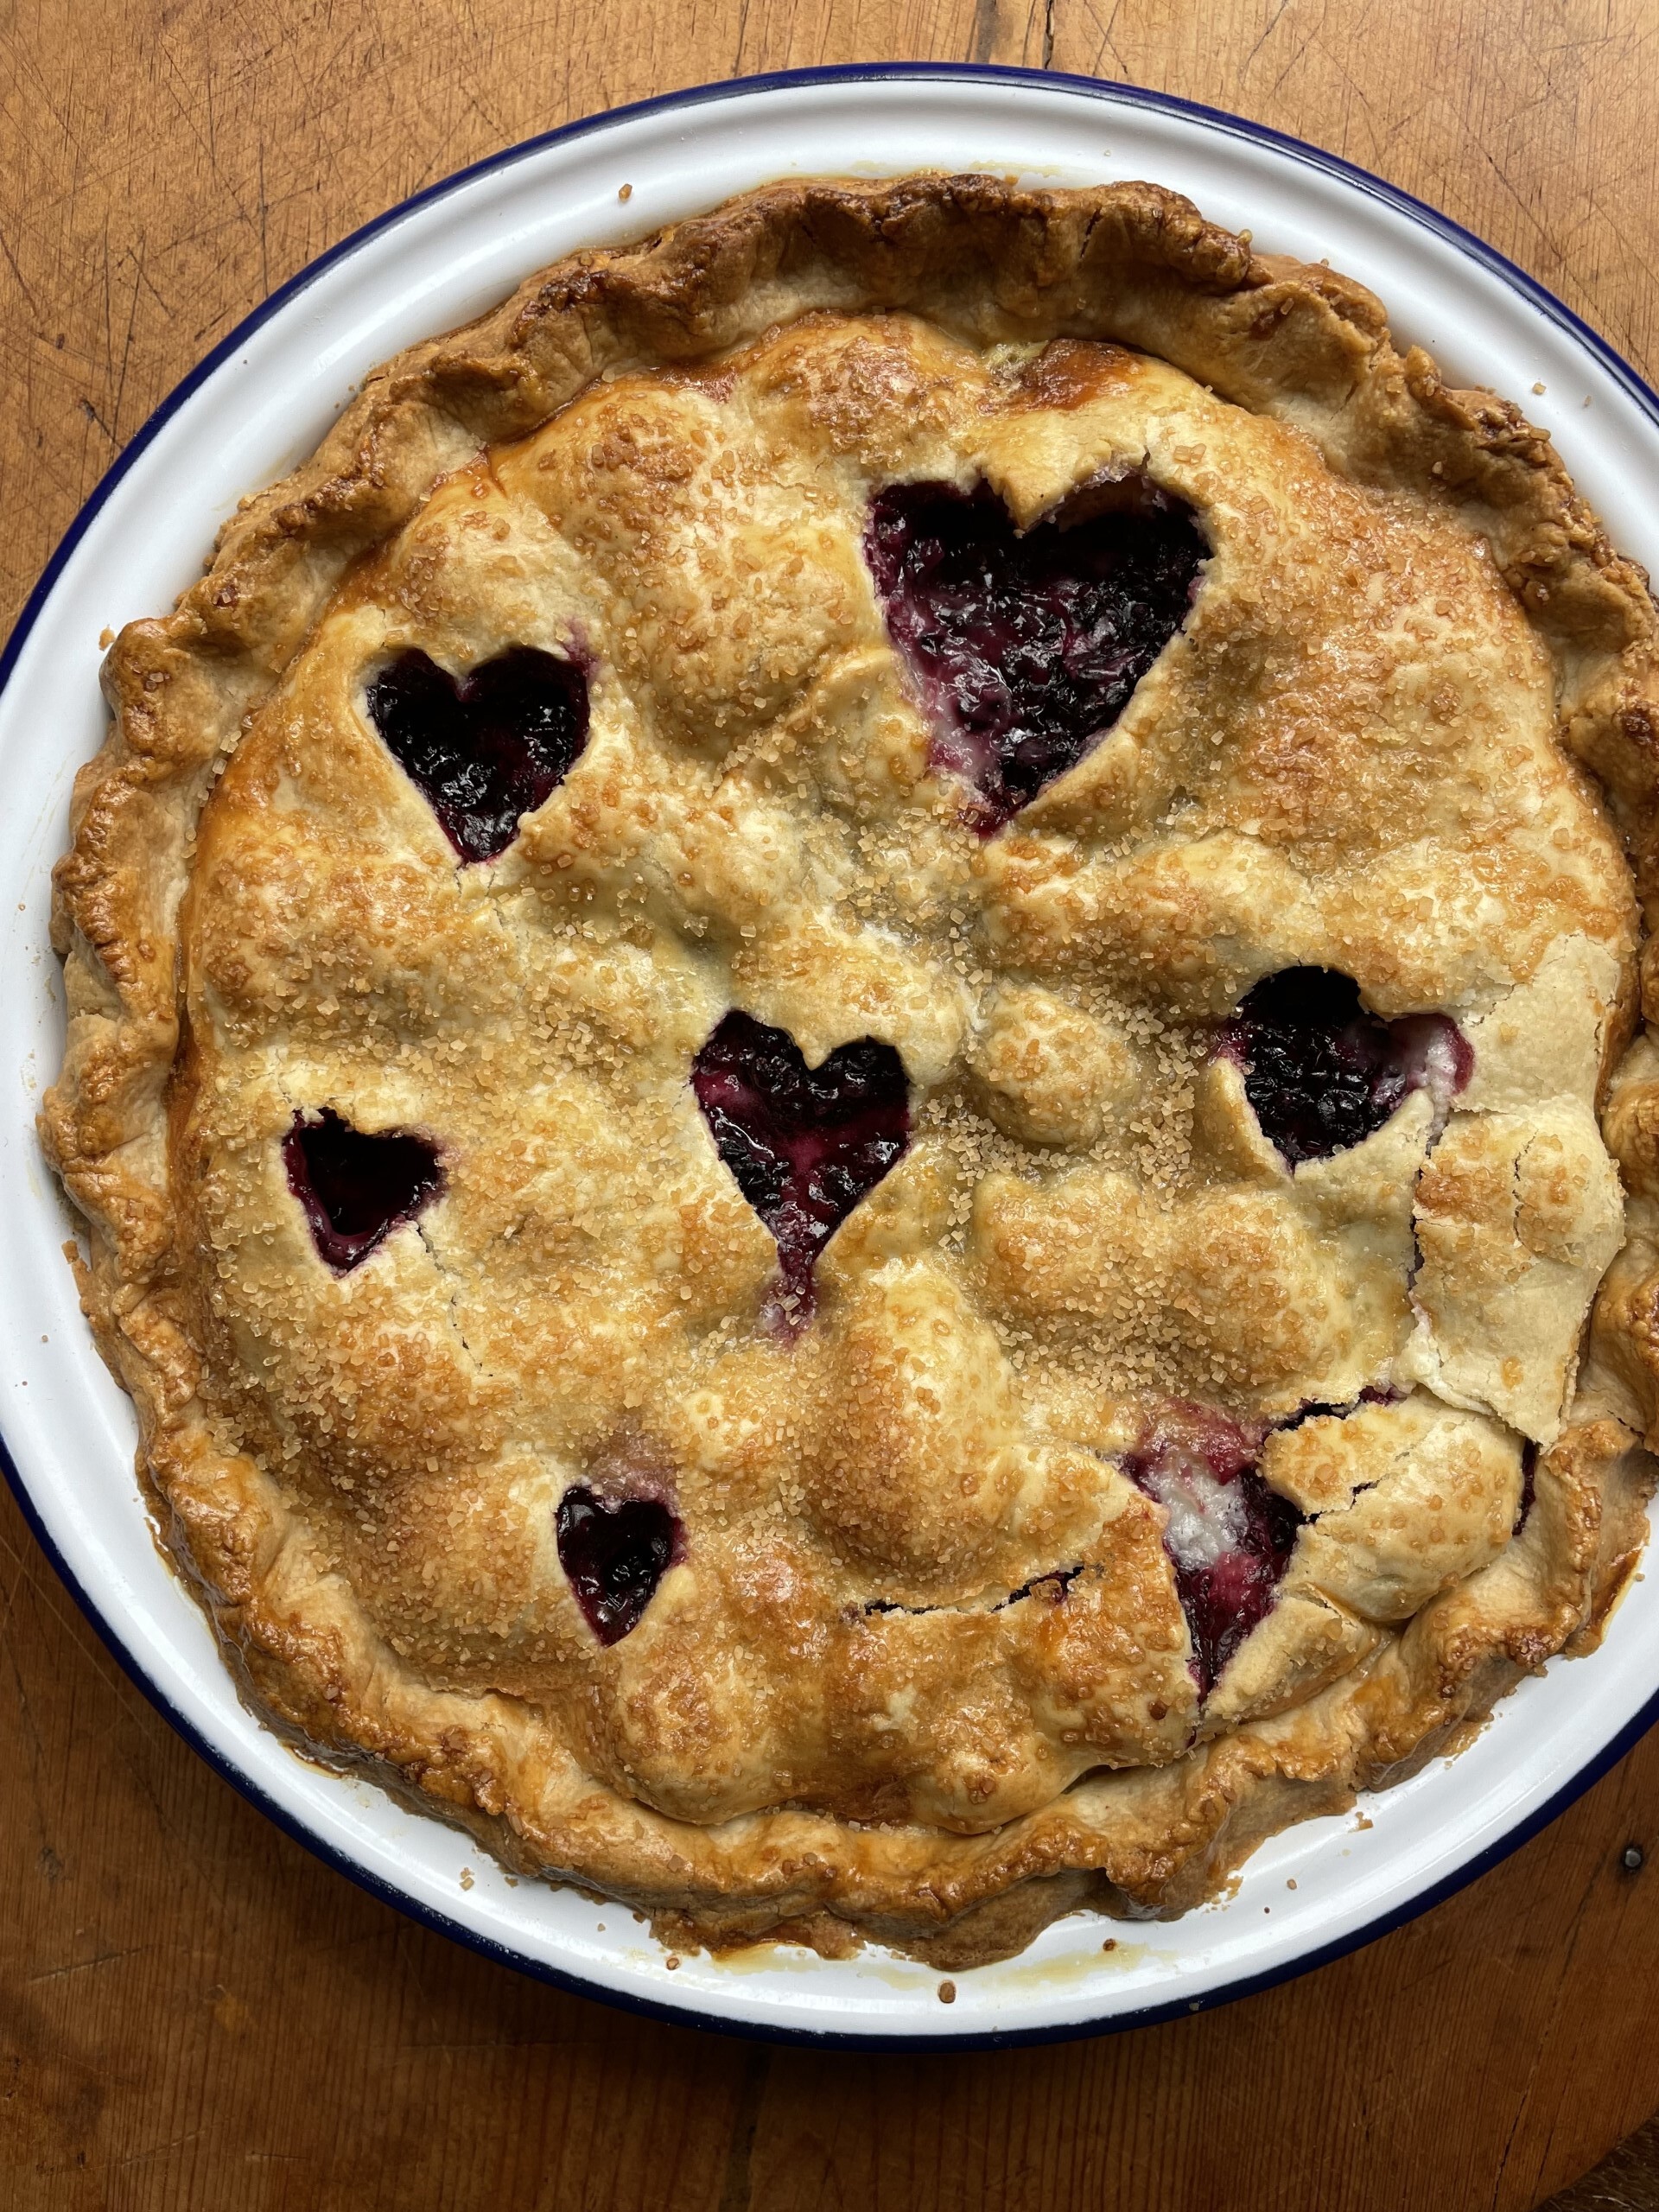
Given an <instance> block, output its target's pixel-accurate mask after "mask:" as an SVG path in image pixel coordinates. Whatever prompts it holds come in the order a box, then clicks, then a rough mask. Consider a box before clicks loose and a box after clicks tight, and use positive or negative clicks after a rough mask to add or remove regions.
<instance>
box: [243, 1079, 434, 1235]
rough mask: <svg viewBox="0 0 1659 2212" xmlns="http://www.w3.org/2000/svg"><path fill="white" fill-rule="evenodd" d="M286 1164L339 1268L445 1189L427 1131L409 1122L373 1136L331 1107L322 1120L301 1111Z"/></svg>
mask: <svg viewBox="0 0 1659 2212" xmlns="http://www.w3.org/2000/svg"><path fill="white" fill-rule="evenodd" d="M283 1166H284V1168H285V1169H286V1170H287V1172H288V1187H289V1190H290V1191H292V1192H293V1193H294V1195H295V1197H296V1198H297V1199H298V1200H299V1202H300V1204H301V1205H302V1206H303V1207H304V1209H305V1217H306V1220H307V1221H308V1223H309V1224H310V1227H311V1236H312V1239H313V1241H314V1242H315V1245H316V1248H317V1250H318V1252H319V1253H320V1254H321V1256H322V1258H323V1259H324V1260H326V1261H327V1263H328V1265H329V1266H330V1267H331V1268H333V1269H334V1273H335V1274H337V1275H344V1274H350V1273H351V1271H352V1269H353V1268H355V1267H359V1266H360V1265H361V1264H362V1262H364V1261H365V1260H366V1259H367V1258H368V1256H369V1255H370V1253H371V1252H372V1251H373V1249H374V1248H375V1246H376V1245H377V1244H378V1243H381V1242H382V1241H383V1240H384V1239H385V1237H387V1236H391V1232H392V1230H394V1229H396V1228H397V1226H398V1225H399V1224H401V1223H403V1222H405V1221H413V1219H414V1218H415V1217H416V1214H417V1213H419V1212H420V1211H421V1209H422V1208H423V1206H425V1205H429V1204H430V1203H431V1201H432V1200H433V1199H434V1198H436V1197H437V1196H438V1195H439V1193H440V1192H442V1189H443V1170H442V1168H441V1167H440V1166H439V1165H438V1154H437V1147H435V1145H432V1144H430V1143H429V1142H428V1141H427V1140H426V1138H424V1137H417V1136H413V1135H410V1133H409V1132H408V1131H407V1130H404V1129H387V1130H384V1131H382V1132H381V1133H380V1134H378V1135H369V1134H367V1133H366V1132H365V1131H364V1130H362V1129H354V1128H353V1127H352V1125H351V1123H350V1122H345V1121H342V1120H341V1119H340V1116H339V1115H338V1114H336V1113H335V1112H334V1109H333V1108H332V1107H327V1106H325V1107H324V1109H323V1110H322V1112H321V1114H320V1115H319V1116H317V1117H316V1119H315V1121H308V1120H307V1119H306V1117H305V1116H304V1115H303V1114H296V1116H294V1120H293V1123H292V1126H291V1127H290V1128H289V1132H288V1135H286V1136H285V1137H284V1138H283Z"/></svg>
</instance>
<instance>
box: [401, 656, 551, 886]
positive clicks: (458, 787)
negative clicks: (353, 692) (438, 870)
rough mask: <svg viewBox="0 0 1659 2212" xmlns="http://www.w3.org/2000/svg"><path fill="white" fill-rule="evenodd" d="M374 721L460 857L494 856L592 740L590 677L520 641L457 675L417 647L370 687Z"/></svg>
mask: <svg viewBox="0 0 1659 2212" xmlns="http://www.w3.org/2000/svg"><path fill="white" fill-rule="evenodd" d="M368 708H369V718H370V720H371V721H372V722H373V724H374V726H375V728H376V729H378V731H379V733H380V735H381V737H382V739H383V740H384V741H385V746H386V748H387V750H388V751H389V752H390V753H391V756H392V758H393V759H394V760H396V761H397V765H398V766H399V767H401V768H402V769H403V771H404V774H405V775H407V776H408V778H409V779H410V782H411V783H412V784H414V785H416V789H417V790H418V791H420V793H421V796H422V797H423V798H424V799H425V801H426V803H427V804H428V805H429V807H430V808H431V810H432V811H433V813H434V814H435V815H436V816H437V817H438V821H439V823H441V825H442V829H443V834H444V836H446V837H448V840H449V842H450V843H451V844H452V845H453V846H454V849H455V850H456V851H457V852H458V853H459V854H460V855H461V859H462V860H463V861H493V859H494V858H495V857H496V855H497V854H498V853H504V852H505V850H506V849H507V847H508V846H509V845H510V844H511V843H512V841H513V839H514V838H515V837H516V836H518V823H519V818H520V817H521V816H523V815H526V814H533V813H534V812H535V810H536V809H537V807H538V806H540V805H541V804H543V801H544V800H545V799H546V798H547V796H548V794H549V792H550V791H552V790H553V789H554V787H555V786H556V785H558V784H561V783H563V781H564V779H565V778H566V776H568V775H569V772H570V770H571V768H572V766H574V765H575V761H576V760H577V759H578V757H579V756H580V754H581V752H582V747H583V746H584V745H586V743H587V742H588V678H587V677H586V676H585V675H584V674H583V672H582V670H581V669H580V668H579V667H578V666H577V665H576V664H575V662H574V661H569V660H560V659H559V658H557V657H556V655H555V654H553V653H544V652H542V651H541V650H540V649H539V648H538V647H537V646H535V645H514V646H513V647H512V649H511V651H509V652H505V653H501V654H499V655H498V656H497V658H495V659H494V660H486V661H483V662H481V663H480V664H479V666H478V667H476V668H475V669H474V670H472V671H470V673H469V674H467V675H466V676H463V677H460V678H456V677H453V676H451V675H450V674H449V672H448V670H447V669H442V668H440V667H439V666H438V664H437V663H436V662H435V660H433V659H432V658H430V657H429V655H428V654H426V653H423V652H420V651H419V649H418V648H417V647H414V646H411V647H410V650H409V651H408V652H401V653H399V654H398V655H397V658H396V659H395V660H391V661H388V662H387V663H386V664H385V667H384V668H382V669H380V670H379V671H378V673H377V674H376V675H375V676H374V677H372V680H371V682H370V683H369V685H368Z"/></svg>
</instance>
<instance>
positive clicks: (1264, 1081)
mask: <svg viewBox="0 0 1659 2212" xmlns="http://www.w3.org/2000/svg"><path fill="white" fill-rule="evenodd" d="M1216 1049H1217V1052H1219V1053H1221V1054H1222V1055H1223V1056H1224V1057H1225V1058H1229V1059H1231V1060H1233V1061H1234V1062H1235V1063H1236V1065H1238V1066H1239V1067H1240V1068H1241V1069H1242V1070H1243V1076H1244V1095H1245V1096H1246V1097H1247V1098H1248V1099H1249V1102H1250V1105H1251V1107H1252V1109H1254V1111H1255V1118H1256V1120H1257V1122H1259V1123H1260V1124H1261V1128H1262V1135H1263V1136H1265V1137H1266V1138H1267V1140H1268V1142H1269V1143H1270V1144H1271V1145H1273V1146H1274V1147H1276V1149H1277V1150H1278V1151H1279V1153H1280V1154H1281V1155H1282V1156H1283V1158H1284V1159H1285V1160H1287V1162H1288V1163H1289V1165H1290V1166H1293V1167H1294V1166H1298V1165H1299V1164H1300V1162H1301V1161H1302V1160H1326V1159H1329V1157H1330V1156H1331V1154H1332V1153H1336V1152H1346V1151H1347V1150H1348V1149H1349V1147H1351V1146H1352V1145H1357V1144H1359V1143H1361V1142H1363V1140H1364V1139H1365V1138H1366V1137H1369V1136H1372V1135H1375V1134H1376V1131H1377V1130H1378V1129H1380V1128H1382V1127H1383V1123H1384V1122H1386V1121H1387V1120H1388V1119H1389V1116H1390V1115H1391V1114H1393V1113H1394V1112H1395V1109H1396V1108H1397V1107H1398V1106H1399V1105H1400V1103H1401V1102H1402V1100H1403V1099H1404V1098H1405V1097H1406V1096H1408V1093H1410V1092H1411V1091H1414V1090H1427V1092H1428V1093H1429V1095H1430V1096H1431V1097H1432V1098H1433V1102H1434V1106H1435V1110H1436V1113H1437V1114H1438V1115H1440V1116H1442V1117H1443V1116H1445V1115H1446V1113H1448V1112H1449V1111H1450V1109H1451V1105H1452V1100H1453V1098H1455V1097H1456V1096H1457V1095H1458V1093H1459V1091H1460V1090H1462V1089H1463V1088H1464V1086H1465V1084H1466V1083H1467V1082H1468V1080H1469V1077H1470V1076H1471V1073H1472V1072H1473V1071H1474V1064H1475V1056H1474V1053H1473V1052H1472V1051H1471V1049H1470V1046H1469V1042H1468V1039H1466V1038H1465V1036H1464V1033H1463V1032H1462V1031H1461V1030H1460V1029H1459V1027H1458V1025H1457V1023H1456V1022H1455V1021H1453V1020H1451V1019H1450V1017H1449V1016H1447V1015H1446V1014H1407V1015H1405V1016H1404V1017H1403V1018H1402V1020H1398V1021H1381V1020H1378V1019H1377V1017H1376V1014H1370V1013H1368V1012H1367V1011H1366V1009H1365V1008H1364V1007H1363V1006H1361V1004H1360V1002H1359V985H1358V984H1357V982H1354V980H1353V978H1352V977H1351V976H1343V975H1339V974H1338V973H1337V971H1336V970H1335V969H1330V968H1286V969H1282V970H1281V972H1280V973H1279V974H1278V975H1276V976H1267V977H1266V978H1264V980H1263V981H1262V982H1259V983H1258V984H1256V986H1255V988H1254V989H1253V990H1251V991H1250V992H1249V993H1248V994H1247V995H1245V997H1244V998H1243V1000H1242V1001H1240V1003H1239V1007H1238V1011H1237V1013H1236V1014H1234V1015H1232V1016H1231V1018H1230V1020H1227V1021H1226V1022H1224V1024H1223V1026H1222V1030H1221V1035H1220V1037H1219V1039H1218V1040H1217V1047H1216Z"/></svg>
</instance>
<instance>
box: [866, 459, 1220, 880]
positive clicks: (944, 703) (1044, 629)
mask: <svg viewBox="0 0 1659 2212" xmlns="http://www.w3.org/2000/svg"><path fill="white" fill-rule="evenodd" d="M1108 500H1109V501H1110V502H1111V505H1110V507H1109V511H1108V512H1099V511H1098V509H1099V506H1100V505H1101V503H1102V502H1103V501H1108ZM1091 510H1092V511H1091ZM1066 515H1069V516H1071V517H1073V518H1075V519H1071V521H1070V524H1069V526H1068V524H1067V521H1066V519H1065V516H1066ZM1209 550H1210V549H1209V546H1208V545H1207V544H1206V543H1205V540H1204V538H1203V537H1202V536H1201V534H1200V532H1199V531H1198V524H1197V520H1196V518H1194V516H1193V513H1192V509H1191V508H1190V507H1188V506H1187V505H1185V504H1184V502H1182V501H1181V500H1179V499H1173V498H1172V497H1171V496H1170V495H1169V494H1168V493H1164V492H1160V491H1159V490H1158V489H1157V487H1156V486H1154V485H1153V484H1152V483H1151V482H1150V481H1149V480H1147V478H1146V477H1145V476H1144V475H1141V474H1140V473H1139V472H1136V473H1135V474H1133V475H1131V476H1129V477H1127V478H1124V479H1122V480H1120V481H1117V482H1113V483H1102V484H1100V485H1097V486H1090V487H1086V488H1085V490H1084V492H1082V493H1078V494H1077V495H1075V496H1074V498H1073V499H1071V501H1069V502H1068V503H1067V506H1066V510H1065V515H1063V516H1061V517H1058V518H1051V519H1049V520H1047V521H1044V522H1039V523H1038V524H1035V525H1034V527H1033V528H1032V529H1030V530H1028V531H1024V532H1023V533H1022V532H1020V531H1017V530H1016V529H1015V528H1014V519H1013V517H1012V516H1011V515H1010V514H1009V513H1008V511H1007V508H1006V507H1005V506H1004V505H1003V504H1002V502H1001V499H998V497H997V496H996V494H995V493H994V492H993V491H991V490H990V489H989V488H988V486H982V487H981V488H980V490H979V491H977V492H976V493H972V494H971V495H970V494H965V493H961V492H958V491H957V490H955V489H954V488H953V487H952V486H950V485H948V484H892V485H889V486H887V489H886V490H885V491H883V492H880V493H877V494H876V496H875V498H874V499H873V500H872V501H871V503H870V510H869V518H868V523H867V524H866V525H865V531H864V556H865V559H866V561H867V562H868V564H869V569H870V574H871V575H872V576H873V578H874V582H875V588H876V591H877V594H878V595H879V596H880V601H881V605H882V611H883V613H885V615H886V617H887V632H888V635H889V636H890V637H891V638H892V639H893V645H894V646H895V647H896V648H897V650H898V652H899V654H900V656H901V657H902V658H903V659H904V661H905V663H906V666H907V667H908V669H909V671H910V672H911V675H912V678H913V680H914V682H915V683H916V687H917V689H918V691H919V693H920V695H921V698H922V702H923V705H924V707H925V709H926V711H927V714H928V716H929V719H930V721H931V724H932V731H933V737H932V744H931V748H930V758H931V763H932V765H933V766H934V767H935V768H937V769H944V770H949V771H951V772H954V773H956V774H957V775H959V776H962V777H963V778H965V779H967V781H968V782H969V783H970V784H971V785H973V786H974V788H975V791H976V793H977V795H978V796H977V801H976V806H975V809H974V820H975V823H976V827H977V828H978V829H980V830H981V832H982V834H984V835H987V836H988V835H989V834H990V832H991V831H992V830H994V829H1000V828H1001V825H1002V824H1003V823H1005V822H1007V820H1009V818H1010V817H1012V816H1014V815H1015V814H1017V813H1018V812H1019V811H1020V808H1021V807H1022V806H1027V805H1029V804H1030V803H1031V801H1032V800H1033V798H1036V796H1037V794H1038V792H1039V791H1041V790H1042V788H1043V786H1044V785H1046V784H1049V783H1052V781H1053V780H1054V779H1055V777H1056V776H1060V775H1064V774H1065V771H1066V770H1067V769H1068V768H1071V767H1074V766H1076V765H1077V762H1078V761H1079V760H1081V759H1082V758H1083V756H1084V753H1086V752H1087V751H1088V750H1089V748H1090V746H1091V745H1092V744H1093V743H1094V741H1095V740H1096V738H1098V737H1099V736H1101V735H1102V734H1103V733H1104V732H1105V731H1106V730H1108V729H1109V728H1110V727H1111V725H1112V724H1113V723H1114V722H1115V721H1116V720H1117V718H1118V716H1119V715H1121V714H1122V711H1123V709H1124V708H1125V707H1126V706H1127V705H1128V701H1129V695H1130V693H1131V692H1132V691H1133V690H1135V685H1136V684H1137V683H1139V682H1140V681H1141V677H1143V676H1144V675H1145V674H1146V672H1147V670H1148V669H1149V668H1150V667H1151V666H1152V664H1153V663H1154V660H1156V659H1157V658H1158V656H1159V654H1160V652H1162V651H1163V649H1164V647H1165V645H1167V644H1168V642H1169V640H1170V639H1171V638H1172V637H1173V635H1174V633H1175V632H1176V631H1177V630H1179V628H1180V626H1181V624H1182V623H1183V622H1184V621H1185V619H1186V613H1187V609H1188V608H1189V607H1190V606H1191V605H1192V595H1193V593H1194V591H1195V590H1196V588H1197V586H1198V567H1199V563H1201V562H1202V561H1203V560H1204V559H1205V556H1206V555H1207V554H1208V552H1209Z"/></svg>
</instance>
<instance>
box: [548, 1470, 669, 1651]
mask: <svg viewBox="0 0 1659 2212" xmlns="http://www.w3.org/2000/svg"><path fill="white" fill-rule="evenodd" d="M554 1527H555V1529H556V1534H557V1537H558V1545H559V1564H560V1566H561V1567H563V1569H564V1572H565V1575H566V1577H567V1579H568V1580H569V1584H570V1587H571V1588H572V1590H574V1591H575V1594H576V1603H577V1604H578V1605H580V1606H581V1607H582V1614H583V1617H584V1618H585V1619H586V1620H587V1623H588V1627H589V1628H591V1629H592V1630H593V1631H594V1635H595V1636H596V1637H598V1638H599V1640H600V1642H601V1643H605V1644H610V1643H620V1642H621V1641H622V1638H623V1637H625V1636H626V1635H627V1634H628V1632H629V1630H632V1629H636V1628H638V1627H639V1623H640V1620H641V1618H643V1616H644V1614H645V1607H646V1606H647V1605H649V1604H650V1603H651V1601H652V1598H653V1597H655V1595H656V1594H657V1585H658V1583H659V1582H660V1581H661V1580H662V1579H663V1577H664V1574H665V1573H667V1572H668V1570H669V1568H670V1567H672V1566H673V1565H674V1563H675V1561H676V1560H678V1559H679V1558H680V1557H682V1555H683V1553H684V1549H685V1531H684V1529H683V1528H682V1526H681V1524H680V1520H679V1516H678V1515H677V1514H676V1513H675V1512H674V1511H673V1510H672V1509H671V1507H669V1506H667V1505H665V1504H664V1503H663V1501H662V1499H661V1498H658V1497H601V1496H600V1495H599V1494H598V1493H597V1492H596V1491H591V1490H588V1488H587V1487H586V1486H585V1485H583V1484H577V1485H576V1486H575V1488H574V1489H571V1490H568V1491H566V1492H565V1493H564V1496H563V1497H562V1498H561V1499H560V1500H559V1505H558V1511H557V1513H556V1516H555V1518H554Z"/></svg>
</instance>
